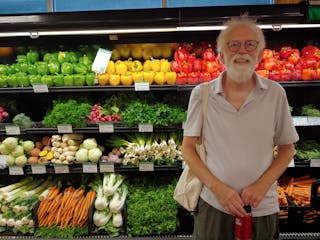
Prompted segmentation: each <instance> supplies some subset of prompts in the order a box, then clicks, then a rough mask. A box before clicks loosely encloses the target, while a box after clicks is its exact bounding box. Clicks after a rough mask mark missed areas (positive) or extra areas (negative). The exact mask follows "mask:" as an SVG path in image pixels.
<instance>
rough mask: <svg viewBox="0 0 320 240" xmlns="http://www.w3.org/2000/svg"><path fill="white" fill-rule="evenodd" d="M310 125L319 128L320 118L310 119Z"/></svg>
mask: <svg viewBox="0 0 320 240" xmlns="http://www.w3.org/2000/svg"><path fill="white" fill-rule="evenodd" d="M308 125H310V126H319V125H320V117H308Z"/></svg>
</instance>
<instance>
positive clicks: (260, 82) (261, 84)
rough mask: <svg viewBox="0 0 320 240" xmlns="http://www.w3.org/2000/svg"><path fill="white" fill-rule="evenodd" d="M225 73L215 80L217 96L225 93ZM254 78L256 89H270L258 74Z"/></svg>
mask: <svg viewBox="0 0 320 240" xmlns="http://www.w3.org/2000/svg"><path fill="white" fill-rule="evenodd" d="M225 74H226V73H225V72H222V73H221V74H220V75H219V77H218V78H217V79H216V80H215V88H214V93H215V94H219V93H223V88H222V78H223V76H224V75H225ZM253 77H254V78H255V80H256V87H255V88H256V89H257V90H258V89H261V90H266V89H268V86H267V84H266V83H265V80H264V79H263V78H262V77H260V76H259V75H258V74H257V73H256V72H254V75H253Z"/></svg>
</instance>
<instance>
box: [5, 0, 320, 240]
mask: <svg viewBox="0 0 320 240" xmlns="http://www.w3.org/2000/svg"><path fill="white" fill-rule="evenodd" d="M308 7H309V6H308V3H307V2H301V3H300V4H290V5H289V4H282V5H264V6H261V5H252V6H229V7H194V8H172V9H167V8H162V9H143V10H126V11H122V10H116V11H114V10H112V11H95V12H70V13H47V14H27V15H2V16H0V29H1V31H0V46H15V47H21V46H23V47H29V46H32V47H33V48H37V47H42V48H43V47H48V48H52V47H56V46H57V45H65V46H74V45H81V44H86V45H99V46H100V45H101V46H112V45H114V44H133V43H179V42H197V41H212V40H214V39H215V38H216V36H217V35H218V33H219V30H220V29H221V26H222V24H223V22H224V21H225V20H227V19H229V18H230V17H232V16H239V14H241V13H244V12H248V14H249V15H250V16H253V17H255V18H257V21H258V23H259V24H261V26H262V28H263V30H264V32H265V35H266V40H267V45H269V44H270V45H271V46H272V45H275V46H279V45H287V44H292V43H294V44H295V46H297V47H300V48H302V47H303V46H304V45H306V44H309V43H310V42H312V43H316V44H319V42H320V39H319V33H320V27H319V24H320V21H315V20H310V19H309V17H308ZM293 25H295V26H293ZM197 27H198V28H197ZM150 29H152V31H151V30H150ZM277 44H278V45H277ZM12 62H14V59H9V60H8V62H6V63H12ZM280 84H281V85H282V86H283V87H284V89H285V90H286V92H287V95H288V100H289V104H290V106H292V107H294V108H298V107H301V106H302V105H304V104H313V105H315V106H317V107H320V105H319V103H320V98H319V96H320V95H319V89H320V79H314V80H312V81H301V80H297V81H286V82H282V81H280ZM194 87H195V85H192V84H185V85H179V84H174V85H166V84H165V85H150V88H149V90H147V91H140V92H139V94H144V93H146V92H147V93H149V92H151V93H155V94H157V96H158V97H159V96H160V97H161V96H165V94H170V95H171V96H176V95H177V96H181V98H184V99H185V101H186V102H185V104H187V99H188V96H189V94H190V92H191V90H192V89H193V88H194ZM114 93H119V94H121V93H137V89H136V88H135V86H133V85H131V86H123V85H119V86H110V85H105V86H100V85H93V86H68V87H67V86H61V87H56V86H53V87H51V86H50V87H48V91H46V92H41V93H39V92H36V91H35V88H34V87H1V88H0V94H1V95H3V96H5V97H12V96H14V97H16V100H17V101H20V102H19V104H20V105H21V106H22V107H23V108H24V110H25V111H26V112H27V111H28V110H29V111H30V112H31V114H32V116H33V117H35V118H37V122H36V124H35V126H33V127H30V128H21V129H19V130H20V133H19V135H22V136H43V135H52V134H61V132H60V131H59V129H58V128H55V127H53V128H52V127H45V126H43V125H42V123H41V117H43V115H44V114H45V113H46V110H47V109H37V110H33V109H31V108H34V107H35V104H39V106H42V107H44V106H46V104H47V103H48V102H50V100H51V98H54V97H56V96H59V95H64V94H71V95H74V96H75V95H81V96H87V97H92V98H93V97H94V98H96V97H101V98H102V97H105V96H110V95H112V94H114ZM166 96H167V95H166ZM185 106H186V105H185ZM40 108H41V107H40ZM293 113H294V114H296V113H297V111H294V112H293ZM294 114H293V115H294ZM294 117H296V116H294ZM306 122H307V121H306ZM262 124H263V123H262ZM8 125H12V123H10V122H4V123H1V125H0V135H1V137H2V138H4V137H6V135H10V134H8V132H7V129H6V126H8ZM182 130H183V125H182V124H181V123H180V124H174V125H172V126H154V128H153V130H152V132H153V133H154V134H155V135H157V134H161V133H171V132H180V133H182ZM297 130H298V133H299V135H300V138H302V139H316V138H319V136H320V124H302V125H299V124H298V125H297ZM72 133H79V134H84V135H88V136H91V137H92V136H97V137H99V139H104V138H108V137H109V136H110V135H112V134H129V135H130V134H135V133H139V127H138V126H130V127H129V126H126V125H124V124H122V123H121V122H119V123H114V124H113V130H112V132H107V133H106V132H101V129H100V128H99V125H98V124H92V123H88V124H87V126H86V127H81V128H77V127H75V128H73V129H72ZM318 150H319V151H320V149H318ZM310 162H311V163H312V161H310V159H309V160H308V161H295V164H294V166H292V167H289V168H288V170H287V171H286V172H285V173H284V176H283V177H286V176H289V177H295V176H301V175H310V176H312V177H315V178H317V179H319V178H320V175H319V167H320V166H319V161H313V165H312V164H311V163H310ZM103 164H105V163H102V162H98V163H93V164H92V165H93V166H94V167H93V168H91V172H90V171H84V164H83V163H78V162H74V163H71V164H69V165H67V168H68V171H67V172H66V173H64V174H65V175H68V174H70V176H71V178H72V176H74V175H79V174H89V175H91V174H99V173H100V174H103V173H105V172H104V171H102V170H101V169H105V168H103V167H102V166H103ZM183 166H184V164H183V161H181V159H176V161H175V163H174V164H173V165H157V164H155V165H152V170H150V169H148V170H147V171H146V169H142V168H140V166H138V165H136V166H131V165H123V164H121V163H115V164H113V165H112V167H113V170H112V171H114V172H116V173H120V174H126V175H127V176H128V178H131V177H133V176H135V177H137V176H138V177H139V176H144V177H148V176H151V175H153V176H163V175H168V176H172V178H177V177H178V176H179V174H180V172H181V171H182V169H183ZM149 167H150V166H149ZM92 169H93V170H92ZM11 170H12V169H11ZM11 170H10V167H7V168H5V169H2V170H0V179H1V180H0V184H4V181H5V180H7V178H11V177H12V178H14V177H23V176H30V175H31V176H33V175H34V176H39V175H41V176H45V175H50V176H55V175H58V173H57V172H56V169H55V164H52V163H48V164H46V165H45V166H44V167H43V168H42V170H41V171H42V172H41V173H40V174H39V172H35V169H33V168H32V165H30V164H26V165H25V166H23V167H21V169H19V171H18V173H17V171H11ZM37 171H39V168H38V169H37ZM17 175H19V176H17ZM59 175H61V174H59ZM310 198H311V203H310V205H309V206H296V205H295V204H294V203H290V204H289V205H288V206H281V210H284V211H287V212H288V216H287V218H286V219H284V220H283V219H279V220H280V230H281V234H280V239H300V240H301V239H320V228H319V226H320V214H319V210H320V203H319V199H320V196H319V192H318V189H314V190H313V195H312V196H310ZM177 209H178V210H177V212H178V214H177V218H178V224H179V227H177V230H176V231H175V232H171V233H163V234H155V235H142V236H129V235H128V234H127V233H126V232H125V230H124V231H121V234H120V236H117V237H110V236H107V235H104V234H89V235H84V236H74V239H119V240H120V239H139V240H140V239H141V240H146V239H172V240H185V239H191V232H192V224H193V223H192V221H193V220H192V214H190V213H188V212H187V211H185V210H183V209H182V208H181V207H178V206H177ZM307 210H314V211H318V212H317V217H316V219H315V221H314V222H312V223H306V222H304V215H305V211H307ZM124 214H126V213H124ZM89 220H90V219H89ZM91 221H92V216H91ZM125 225H126V221H124V228H125V227H126V226H125ZM0 239H34V238H33V236H29V235H23V234H13V233H7V232H5V233H3V235H1V234H0ZM37 239H41V238H37Z"/></svg>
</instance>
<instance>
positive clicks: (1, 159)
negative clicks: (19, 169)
mask: <svg viewBox="0 0 320 240" xmlns="http://www.w3.org/2000/svg"><path fill="white" fill-rule="evenodd" d="M0 166H1V167H0V169H5V168H6V167H7V155H2V154H1V155H0Z"/></svg>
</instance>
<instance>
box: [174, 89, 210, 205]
mask: <svg viewBox="0 0 320 240" xmlns="http://www.w3.org/2000/svg"><path fill="white" fill-rule="evenodd" d="M209 87H210V85H209V83H205V84H203V86H202V93H203V94H202V104H201V108H202V127H201V134H200V137H199V138H198V141H197V143H196V151H197V153H198V155H199V157H200V158H201V160H202V161H203V162H204V163H205V162H206V150H205V147H204V144H203V129H204V123H205V120H206V116H207V105H208V95H209ZM202 186H203V183H202V182H200V180H199V179H198V178H197V177H196V176H195V175H194V174H193V173H192V172H191V171H190V169H189V167H188V165H187V164H186V165H185V167H184V169H183V171H182V174H181V176H180V178H179V180H178V183H177V185H176V188H175V190H174V193H173V198H174V199H175V200H176V201H177V202H178V203H179V204H180V205H181V206H183V207H184V208H185V209H187V210H188V211H194V210H195V208H196V206H197V204H198V200H199V196H200V193H201V190H202Z"/></svg>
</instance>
